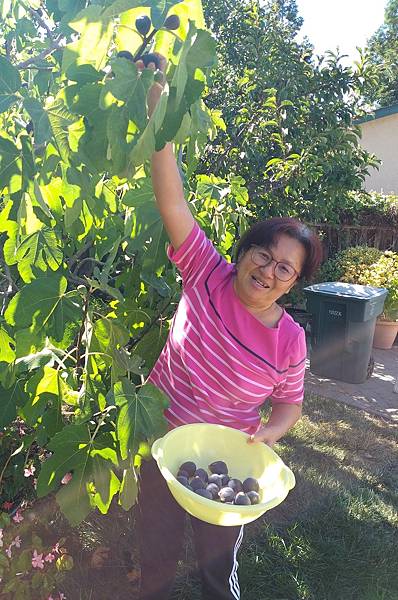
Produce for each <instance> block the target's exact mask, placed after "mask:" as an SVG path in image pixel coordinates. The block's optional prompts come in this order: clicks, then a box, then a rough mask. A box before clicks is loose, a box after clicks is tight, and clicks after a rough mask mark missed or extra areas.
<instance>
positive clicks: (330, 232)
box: [309, 223, 398, 259]
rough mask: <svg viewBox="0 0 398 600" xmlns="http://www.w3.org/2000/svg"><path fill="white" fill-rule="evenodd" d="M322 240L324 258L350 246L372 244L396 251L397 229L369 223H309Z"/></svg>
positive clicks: (375, 246) (397, 248) (397, 242)
mask: <svg viewBox="0 0 398 600" xmlns="http://www.w3.org/2000/svg"><path fill="white" fill-rule="evenodd" d="M309 225H310V227H312V228H313V229H315V231H317V232H318V233H319V235H320V236H321V238H322V241H323V247H324V256H325V259H326V258H328V257H330V256H333V255H334V254H335V253H336V252H338V251H339V250H344V249H345V248H349V247H350V246H372V247H374V248H379V249H380V250H394V252H398V229H397V228H396V227H381V226H373V227H372V226H369V225H328V224H325V223H322V224H319V223H309Z"/></svg>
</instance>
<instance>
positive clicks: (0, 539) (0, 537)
mask: <svg viewBox="0 0 398 600" xmlns="http://www.w3.org/2000/svg"><path fill="white" fill-rule="evenodd" d="M3 544H4V542H3V530H2V529H0V548H2V547H3Z"/></svg>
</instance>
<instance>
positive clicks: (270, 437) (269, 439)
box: [247, 425, 281, 446]
mask: <svg viewBox="0 0 398 600" xmlns="http://www.w3.org/2000/svg"><path fill="white" fill-rule="evenodd" d="M278 433H279V432H277V431H275V429H273V428H272V426H270V425H264V427H260V429H258V430H257V431H256V433H253V435H251V436H250V437H249V438H248V440H247V443H248V444H255V443H258V442H262V443H263V444H267V446H273V445H274V444H275V443H276V442H277V441H278V440H279V438H280V437H281V436H280V435H278Z"/></svg>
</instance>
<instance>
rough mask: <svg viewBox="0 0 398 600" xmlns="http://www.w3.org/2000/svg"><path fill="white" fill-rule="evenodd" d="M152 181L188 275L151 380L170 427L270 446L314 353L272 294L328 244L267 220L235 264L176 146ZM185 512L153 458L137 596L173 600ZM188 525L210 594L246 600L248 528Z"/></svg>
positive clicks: (144, 477) (140, 520)
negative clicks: (189, 185) (164, 399)
mask: <svg viewBox="0 0 398 600" xmlns="http://www.w3.org/2000/svg"><path fill="white" fill-rule="evenodd" d="M159 58H160V61H161V66H162V69H163V71H165V66H166V62H165V59H164V58H163V57H161V56H160V55H159ZM138 65H139V66H140V67H141V68H142V66H143V65H141V64H140V63H138ZM161 92H162V87H161V86H160V85H159V84H155V85H154V86H153V88H152V89H151V90H150V93H149V96H148V110H149V113H150V114H151V113H152V112H153V110H154V109H155V107H156V104H157V102H158V100H159V97H160V94H161ZM152 180H153V187H154V192H155V196H156V201H157V205H158V207H159V211H160V214H161V216H162V219H163V223H164V226H165V228H166V230H167V233H168V236H169V238H170V242H171V246H170V247H169V250H168V255H169V258H170V260H172V261H173V262H174V263H175V264H176V265H177V267H178V269H179V270H180V273H181V275H182V281H183V293H182V297H181V300H180V303H179V305H178V308H177V311H176V314H175V316H174V318H173V322H172V326H171V329H170V333H169V337H168V340H167V342H166V345H165V347H164V349H163V351H162V353H161V355H160V357H159V359H158V361H157V363H156V364H155V366H154V368H153V370H152V372H151V374H150V377H149V380H150V381H151V382H152V383H154V384H155V385H157V386H158V387H159V388H160V389H162V390H163V391H164V392H165V393H166V394H167V396H168V397H169V398H170V406H169V408H168V410H167V411H166V413H165V414H166V418H167V420H168V422H169V425H170V427H171V428H172V427H178V426H180V425H184V424H187V423H197V422H207V423H219V424H224V425H227V426H229V427H234V428H237V429H240V430H242V431H245V432H247V433H250V434H251V438H250V440H249V441H250V442H251V443H258V442H264V443H266V444H268V445H270V446H272V445H273V444H274V443H275V442H276V441H277V440H279V439H280V438H281V437H282V436H283V435H284V434H285V433H286V432H287V431H288V430H289V429H290V428H291V427H292V426H293V425H294V424H295V423H296V421H297V420H298V419H299V418H300V415H301V404H302V400H303V381H304V370H305V358H306V345H305V334H304V330H303V329H302V328H301V327H300V326H299V325H297V324H296V323H295V322H294V321H293V319H292V318H291V317H290V316H289V315H288V314H287V313H286V312H285V311H284V310H283V309H282V308H281V307H280V306H279V305H278V304H277V303H276V301H277V300H278V299H279V298H280V297H281V296H283V295H284V294H286V293H287V292H288V291H289V290H290V289H291V288H292V287H293V285H294V284H295V283H296V282H297V281H298V279H300V278H301V277H306V278H310V277H311V275H312V274H313V273H314V271H315V270H316V269H317V267H318V266H319V263H320V259H321V246H320V242H319V240H318V238H317V237H316V236H315V234H314V233H312V232H311V231H310V230H309V229H308V228H307V227H306V226H305V225H303V224H302V223H300V222H299V221H296V220H294V219H290V218H281V219H270V220H269V221H263V222H260V223H257V224H255V225H254V226H253V227H252V228H251V229H250V230H249V231H248V232H247V233H246V234H245V235H244V236H243V238H242V239H241V240H240V242H239V245H238V249H237V260H236V263H235V264H230V263H227V262H226V261H225V260H224V258H223V257H221V256H220V255H219V254H218V252H217V251H216V250H215V248H214V247H213V245H212V244H211V242H210V241H209V240H208V239H207V238H206V236H205V234H204V232H203V231H202V230H201V229H200V228H199V226H198V224H197V223H196V222H195V220H194V218H193V216H192V214H191V212H190V210H189V207H188V204H187V202H186V200H185V198H184V193H183V187H182V183H181V179H180V176H179V172H178V168H177V164H176V161H175V157H174V154H173V150H172V147H171V145H170V144H167V145H166V147H165V148H164V149H163V150H161V151H160V152H155V153H154V155H153V158H152ZM267 398H270V399H271V402H272V412H271V415H270V418H269V420H268V422H267V423H266V424H265V425H262V424H261V422H260V417H259V408H260V406H261V405H262V404H263V403H264V401H265V400H266V399H267ZM185 515H186V513H185V512H184V510H183V509H182V508H181V507H180V506H179V505H178V504H177V503H176V502H175V501H174V499H173V497H172V496H171V494H170V492H169V490H168V488H167V485H166V483H165V481H164V480H163V477H162V476H161V474H160V472H159V470H158V468H157V465H156V463H155V462H154V461H152V462H149V463H145V464H144V465H143V467H142V468H141V483H140V499H139V506H138V514H137V527H138V534H139V541H140V545H141V595H140V599H141V600H167V598H169V597H170V593H171V590H172V587H173V583H174V578H175V572H176V567H177V561H178V559H179V558H180V554H181V550H182V545H183V534H184V520H185ZM191 523H192V528H193V532H194V539H195V547H196V554H197V559H198V564H199V569H200V573H201V578H202V592H203V596H202V597H203V598H204V599H206V600H232V599H235V600H236V599H239V598H240V592H239V583H238V577H237V567H238V563H237V559H236V556H237V551H238V549H239V546H240V544H241V541H242V535H243V528H241V527H219V526H215V525H210V524H207V523H204V522H202V521H199V520H197V519H195V518H193V517H191Z"/></svg>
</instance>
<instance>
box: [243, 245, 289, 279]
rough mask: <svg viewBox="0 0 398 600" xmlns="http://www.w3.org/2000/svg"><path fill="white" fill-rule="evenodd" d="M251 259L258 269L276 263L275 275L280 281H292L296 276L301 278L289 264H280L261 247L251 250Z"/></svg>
mask: <svg viewBox="0 0 398 600" xmlns="http://www.w3.org/2000/svg"><path fill="white" fill-rule="evenodd" d="M250 254H251V259H252V261H253V262H254V264H255V265H257V266H258V267H268V265H270V264H271V263H274V275H275V277H276V278H277V279H279V280H280V281H285V282H286V281H290V279H293V277H294V276H295V275H296V276H297V277H299V276H300V275H299V273H297V271H296V269H295V268H294V267H292V265H290V264H289V263H286V262H283V261H281V262H279V261H277V260H275V259H274V258H273V257H272V254H271V253H270V252H268V250H265V249H264V248H261V247H260V246H252V247H251V250H250Z"/></svg>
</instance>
